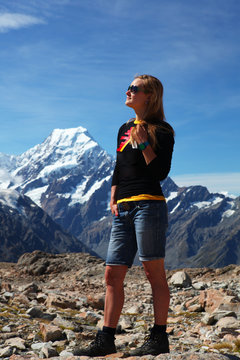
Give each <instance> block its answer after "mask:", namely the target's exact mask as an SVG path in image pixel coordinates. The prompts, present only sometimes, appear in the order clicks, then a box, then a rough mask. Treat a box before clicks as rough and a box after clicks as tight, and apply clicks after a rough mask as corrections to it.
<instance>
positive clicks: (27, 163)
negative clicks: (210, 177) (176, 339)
mask: <svg viewBox="0 0 240 360" xmlns="http://www.w3.org/2000/svg"><path fill="white" fill-rule="evenodd" d="M113 168H114V160H113V158H112V157H111V156H109V155H108V154H107V153H106V152H105V151H104V150H103V149H102V148H101V147H100V146H99V145H98V144H97V143H96V142H95V141H94V140H93V138H92V137H91V136H90V135H89V133H88V132H87V130H86V129H84V128H82V127H78V128H75V129H65V130H60V129H56V130H54V131H53V132H52V134H51V135H50V136H49V137H48V138H47V139H46V140H45V141H44V142H43V143H42V144H39V145H37V146H35V147H33V148H32V149H30V150H28V151H26V152H25V153H24V154H22V155H20V156H16V157H14V156H9V155H4V154H0V188H2V189H6V188H8V189H13V190H17V191H19V192H21V193H22V194H25V195H27V196H29V197H30V198H31V199H32V200H33V201H34V202H35V203H36V204H37V205H39V206H41V207H42V209H43V210H45V211H46V212H47V213H48V215H50V216H51V217H52V219H53V220H54V221H55V222H57V223H58V224H59V225H60V226H61V227H62V228H63V229H64V230H65V231H67V232H68V233H69V234H71V235H73V236H75V237H77V238H78V239H79V240H80V241H81V242H82V243H83V244H85V245H86V246H87V247H88V248H90V249H92V250H94V251H95V252H96V253H97V254H98V255H99V256H101V257H103V258H104V257H105V255H106V249H107V244H108V241H109V235H110V228H111V221H112V215H111V214H110V210H109V205H108V204H109V195H110V187H111V177H112V172H113ZM162 186H163V191H164V194H165V197H166V198H167V203H168V208H169V231H168V242H167V255H166V264H167V267H168V268H176V267H184V266H190V267H196V266H197V267H200V266H214V267H217V266H224V265H227V264H229V263H231V262H232V263H236V264H237V263H240V241H239V238H240V230H239V226H240V225H239V223H240V222H239V217H240V210H239V201H240V200H239V198H233V197H229V196H227V195H223V194H211V193H209V191H208V190H207V189H206V188H205V187H202V186H190V187H185V188H180V187H178V186H177V185H176V184H175V183H174V182H173V181H172V180H171V179H170V178H167V179H166V180H165V181H163V183H162Z"/></svg>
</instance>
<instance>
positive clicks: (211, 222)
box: [163, 178, 240, 268]
mask: <svg viewBox="0 0 240 360" xmlns="http://www.w3.org/2000/svg"><path fill="white" fill-rule="evenodd" d="M169 181H171V180H170V179H169V178H168V179H167V180H165V183H164V184H163V190H164V192H165V195H166V197H167V203H168V210H169V233H168V242H167V249H166V253H167V256H166V266H167V267H168V268H177V267H178V268H179V267H203V266H210V267H221V266H225V265H228V264H239V263H240V221H239V220H240V197H238V198H236V197H233V196H226V195H223V194H218V193H216V194H211V193H209V191H208V190H207V188H206V187H203V186H190V187H185V188H179V187H177V186H176V185H175V188H174V185H173V184H171V185H170V184H168V182H169ZM170 186H171V190H170V191H169V187H170Z"/></svg>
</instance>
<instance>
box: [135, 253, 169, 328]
mask: <svg viewBox="0 0 240 360" xmlns="http://www.w3.org/2000/svg"><path fill="white" fill-rule="evenodd" d="M142 264H143V267H144V270H145V273H146V276H147V278H148V280H149V282H150V284H151V287H152V295H153V309H154V319H155V324H156V325H166V323H167V317H168V308H169V302H170V294H169V288H168V283H167V279H166V273H165V269H164V259H158V260H150V261H143V262H142Z"/></svg>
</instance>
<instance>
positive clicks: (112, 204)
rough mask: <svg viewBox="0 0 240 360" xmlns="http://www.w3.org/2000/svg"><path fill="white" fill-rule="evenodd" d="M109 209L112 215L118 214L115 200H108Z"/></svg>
mask: <svg viewBox="0 0 240 360" xmlns="http://www.w3.org/2000/svg"><path fill="white" fill-rule="evenodd" d="M110 209H111V212H112V214H113V215H115V216H118V207H117V203H116V202H115V201H112V200H111V201H110Z"/></svg>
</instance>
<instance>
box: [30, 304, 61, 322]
mask: <svg viewBox="0 0 240 360" xmlns="http://www.w3.org/2000/svg"><path fill="white" fill-rule="evenodd" d="M26 314H27V315H30V316H31V317H33V318H38V319H44V320H49V321H52V320H53V319H54V318H55V317H56V316H57V315H56V314H48V313H44V312H43V311H42V310H41V309H40V308H38V307H32V308H30V309H29V310H27V312H26Z"/></svg>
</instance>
